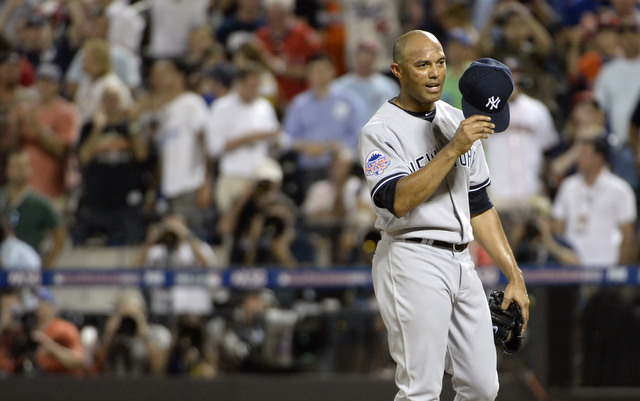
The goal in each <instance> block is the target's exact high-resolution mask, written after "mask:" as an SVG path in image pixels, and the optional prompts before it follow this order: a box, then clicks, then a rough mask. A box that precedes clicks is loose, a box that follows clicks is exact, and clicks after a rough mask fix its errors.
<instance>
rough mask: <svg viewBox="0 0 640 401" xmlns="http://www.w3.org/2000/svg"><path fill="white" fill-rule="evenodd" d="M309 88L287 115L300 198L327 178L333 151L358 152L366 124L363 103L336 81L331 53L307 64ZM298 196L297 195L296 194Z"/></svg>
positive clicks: (297, 99) (286, 124) (289, 109)
mask: <svg viewBox="0 0 640 401" xmlns="http://www.w3.org/2000/svg"><path fill="white" fill-rule="evenodd" d="M307 71H308V72H307V80H308V82H309V87H310V88H309V89H308V90H306V91H305V92H303V93H301V94H300V95H298V96H296V98H295V99H294V100H293V101H292V102H291V104H290V105H289V108H288V110H287V113H286V115H285V118H284V128H285V132H286V133H287V134H288V135H289V136H290V137H291V141H292V144H291V147H292V151H293V152H295V153H297V155H298V171H297V173H298V179H297V181H296V184H297V186H298V196H299V197H300V198H299V199H294V200H296V201H301V200H302V199H303V198H304V194H305V193H306V191H307V189H308V188H309V185H311V184H312V183H313V182H315V181H317V180H319V179H322V178H325V177H326V172H327V169H328V166H329V162H330V159H331V154H332V153H333V152H337V151H339V150H341V149H342V148H347V149H350V150H352V151H353V152H354V153H355V152H356V145H357V142H358V135H359V134H360V129H361V128H362V126H363V125H364V123H365V122H366V121H365V118H364V106H363V105H362V102H361V101H360V99H359V98H357V97H355V96H354V95H353V94H352V93H351V92H350V91H347V90H345V89H342V88H340V87H338V86H336V85H333V84H334V78H335V70H334V68H333V64H332V62H331V60H330V59H329V58H328V56H326V55H323V54H318V55H316V56H315V57H314V58H313V59H312V60H311V61H310V62H309V65H308V67H307ZM296 198H297V197H296Z"/></svg>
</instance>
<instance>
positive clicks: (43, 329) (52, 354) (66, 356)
mask: <svg viewBox="0 0 640 401" xmlns="http://www.w3.org/2000/svg"><path fill="white" fill-rule="evenodd" d="M38 298H39V300H40V302H39V305H38V309H37V310H36V320H37V326H36V330H35V331H33V332H31V338H32V339H33V341H34V342H35V343H36V344H38V347H37V350H36V361H37V363H38V366H39V368H40V369H41V371H42V372H44V373H47V374H60V373H70V374H75V375H78V374H81V373H82V371H83V370H85V369H86V368H87V361H86V358H85V351H84V347H83V346H82V341H81V340H80V333H79V331H78V328H77V327H76V326H75V325H74V324H73V323H71V322H69V321H67V320H64V319H61V318H59V317H58V307H57V301H56V299H55V297H54V296H53V294H52V292H51V290H49V289H48V288H46V287H40V289H39V290H38Z"/></svg>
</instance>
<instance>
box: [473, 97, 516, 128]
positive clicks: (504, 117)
mask: <svg viewBox="0 0 640 401" xmlns="http://www.w3.org/2000/svg"><path fill="white" fill-rule="evenodd" d="M462 113H463V114H464V118H469V117H471V116H473V115H476V114H479V115H482V116H489V117H491V122H492V123H493V124H495V126H496V127H495V128H494V132H502V131H504V130H506V129H507V128H508V127H509V120H510V114H509V103H507V104H505V105H504V108H503V109H502V110H500V111H498V112H496V113H487V112H485V111H482V110H479V109H476V108H475V107H473V106H472V105H471V104H469V102H467V101H466V100H464V98H462Z"/></svg>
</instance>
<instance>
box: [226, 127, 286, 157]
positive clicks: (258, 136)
mask: <svg viewBox="0 0 640 401" xmlns="http://www.w3.org/2000/svg"><path fill="white" fill-rule="evenodd" d="M279 132H280V131H279V130H275V131H266V132H264V131H256V132H252V133H251V134H249V135H246V136H244V137H242V138H238V139H233V140H231V141H229V142H227V143H226V145H225V149H224V150H225V152H230V151H232V150H234V149H237V148H241V147H243V146H246V145H251V144H253V143H255V142H260V141H263V140H275V138H276V137H277V136H278V134H279Z"/></svg>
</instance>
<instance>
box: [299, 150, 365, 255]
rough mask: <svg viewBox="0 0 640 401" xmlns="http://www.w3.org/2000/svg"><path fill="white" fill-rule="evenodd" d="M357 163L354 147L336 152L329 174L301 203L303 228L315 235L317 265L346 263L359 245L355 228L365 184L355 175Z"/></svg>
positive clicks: (315, 184) (317, 182)
mask: <svg viewBox="0 0 640 401" xmlns="http://www.w3.org/2000/svg"><path fill="white" fill-rule="evenodd" d="M354 163H355V156H354V154H353V153H352V152H351V150H349V149H342V150H340V151H338V152H336V153H335V154H334V155H333V158H332V160H331V163H330V166H329V173H328V177H327V178H326V179H323V180H319V181H316V182H314V183H313V184H311V186H310V187H309V190H308V191H307V193H306V196H305V199H304V202H303V203H302V206H301V212H302V218H303V221H304V227H305V231H307V232H309V233H312V234H313V238H314V248H315V250H316V264H317V265H327V266H333V265H336V264H345V263H347V262H348V261H349V260H348V257H349V256H351V255H350V254H351V252H352V251H353V248H355V247H356V244H355V243H356V241H357V237H356V235H357V230H356V231H354V230H352V228H354V227H353V225H354V219H355V218H356V217H357V216H356V213H357V207H358V201H359V196H360V193H361V190H362V188H363V184H364V183H363V181H362V179H361V178H360V177H359V176H356V175H355V174H353V172H354ZM320 255H322V256H320Z"/></svg>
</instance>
